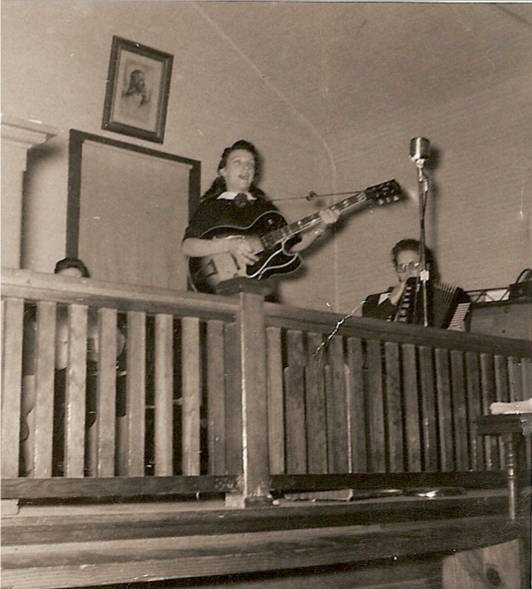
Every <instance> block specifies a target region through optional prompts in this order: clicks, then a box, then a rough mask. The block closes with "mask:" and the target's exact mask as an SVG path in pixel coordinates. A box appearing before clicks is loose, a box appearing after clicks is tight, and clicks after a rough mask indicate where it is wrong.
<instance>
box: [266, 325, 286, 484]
mask: <svg viewBox="0 0 532 589" xmlns="http://www.w3.org/2000/svg"><path fill="white" fill-rule="evenodd" d="M266 345H267V362H268V366H267V372H268V449H269V457H270V472H271V474H283V473H284V472H285V447H284V440H285V428H284V397H283V395H284V391H283V359H282V342H281V330H280V329H279V328H278V327H268V328H266Z"/></svg>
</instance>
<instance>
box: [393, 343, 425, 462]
mask: <svg viewBox="0 0 532 589" xmlns="http://www.w3.org/2000/svg"><path fill="white" fill-rule="evenodd" d="M411 347H413V346H411ZM384 358H385V382H386V386H385V399H386V405H385V416H386V432H387V435H386V442H387V445H388V457H389V461H388V464H389V466H388V468H389V471H390V472H402V471H403V470H404V468H405V440H404V433H405V425H406V431H407V432H409V433H410V434H412V436H413V437H410V436H409V437H408V440H409V443H408V446H407V447H408V448H409V449H410V448H411V447H416V446H417V449H418V454H420V452H419V448H420V445H419V422H418V419H419V410H416V412H415V413H414V414H413V415H412V416H410V415H409V412H408V406H407V398H406V397H408V395H413V393H414V392H415V398H416V401H417V382H416V383H414V384H415V385H416V386H415V391H412V390H410V387H412V383H408V385H407V383H405V413H406V424H405V421H404V420H403V408H402V391H401V370H400V357H399V344H397V343H395V342H386V343H385V344H384ZM414 358H415V348H414ZM414 368H415V359H414ZM407 372H408V368H407ZM405 374H406V373H405ZM412 419H413V420H414V425H415V427H414V428H411V427H410V428H409V426H410V421H412ZM407 435H408V434H407ZM416 435H417V444H416V443H415V437H416ZM418 463H419V465H418V468H417V469H416V470H419V468H420V466H421V461H420V460H419V459H418Z"/></svg>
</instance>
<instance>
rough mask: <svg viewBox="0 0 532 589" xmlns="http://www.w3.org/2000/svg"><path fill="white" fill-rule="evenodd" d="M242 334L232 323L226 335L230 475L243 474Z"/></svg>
mask: <svg viewBox="0 0 532 589" xmlns="http://www.w3.org/2000/svg"><path fill="white" fill-rule="evenodd" d="M239 342H240V334H239V332H238V325H237V324H236V323H230V324H228V325H227V326H226V328H225V334H224V364H225V367H226V370H225V444H226V445H225V466H226V471H227V473H228V474H238V473H241V472H242V433H241V432H242V398H241V393H240V386H241V383H240V381H241V377H240V373H241V370H240V351H239V347H240V346H239Z"/></svg>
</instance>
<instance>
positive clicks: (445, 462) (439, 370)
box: [434, 348, 455, 471]
mask: <svg viewBox="0 0 532 589" xmlns="http://www.w3.org/2000/svg"><path fill="white" fill-rule="evenodd" d="M434 358H435V366H436V390H437V399H438V432H439V440H440V466H441V469H442V470H443V471H448V470H454V469H455V459H454V446H453V414H452V402H451V379H450V370H449V353H448V351H447V350H443V349H440V348H437V349H436V351H435V356H434Z"/></svg>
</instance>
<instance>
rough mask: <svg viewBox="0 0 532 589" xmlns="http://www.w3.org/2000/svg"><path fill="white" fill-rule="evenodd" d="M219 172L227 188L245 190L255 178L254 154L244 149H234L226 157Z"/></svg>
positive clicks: (237, 190) (235, 190) (238, 190)
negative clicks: (223, 165)
mask: <svg viewBox="0 0 532 589" xmlns="http://www.w3.org/2000/svg"><path fill="white" fill-rule="evenodd" d="M220 174H221V175H222V176H223V177H224V178H225V185H226V187H227V190H231V191H234V192H247V191H248V190H249V187H250V186H251V183H252V182H253V179H254V178H255V157H254V155H253V154H252V153H251V152H249V151H247V150H246V149H235V151H232V152H231V153H230V154H229V156H228V157H227V162H226V164H225V167H224V168H222V169H221V170H220Z"/></svg>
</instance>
